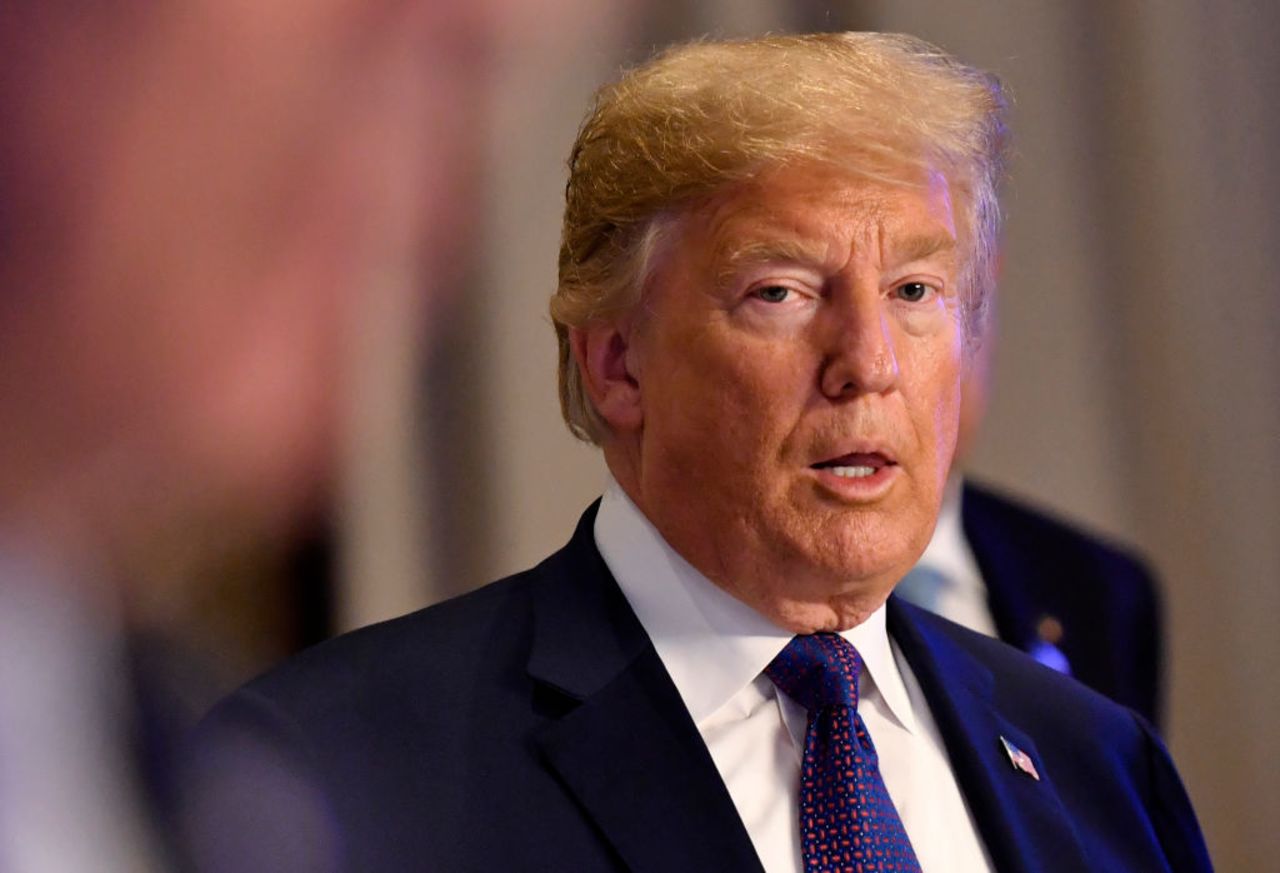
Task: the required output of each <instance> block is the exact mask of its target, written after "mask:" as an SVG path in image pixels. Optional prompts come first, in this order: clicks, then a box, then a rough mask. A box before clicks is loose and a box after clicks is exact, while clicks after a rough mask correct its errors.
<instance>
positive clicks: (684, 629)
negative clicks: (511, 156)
mask: <svg viewBox="0 0 1280 873" xmlns="http://www.w3.org/2000/svg"><path fill="white" fill-rule="evenodd" d="M1003 110H1004V101H1003V97H1002V95H1001V90H1000V87H999V84H998V83H997V82H995V81H994V80H993V79H992V78H991V77H990V76H988V75H986V74H985V73H983V72H981V71H979V70H975V69H973V68H971V67H967V66H965V65H963V64H961V63H960V62H958V61H957V60H955V59H953V58H951V57H949V56H947V55H945V54H944V53H942V52H941V51H940V50H939V49H937V48H935V47H933V46H930V45H928V44H927V43H923V42H921V41H919V40H916V39H914V38H911V37H905V36H892V35H882V34H856V33H848V34H825V35H819V36H793V37H774V38H766V39H760V40H753V41H743V42H725V43H718V42H713V41H707V42H701V43H696V44H692V45H688V46H680V47H677V48H674V49H672V50H670V51H668V52H666V53H664V54H662V55H661V56H659V57H658V58H657V59H655V60H653V61H651V62H650V63H648V64H645V65H642V66H640V67H638V68H636V69H634V70H632V71H631V72H629V73H628V74H626V75H625V76H624V77H623V78H622V79H621V80H620V81H619V82H617V83H615V84H613V85H610V86H606V87H605V88H603V89H601V91H599V92H598V94H597V97H596V101H595V103H594V105H593V107H592V109H591V111H590V113H589V115H588V117H587V119H586V121H585V123H584V124H583V125H582V127H581V128H580V130H579V134H578V139H577V142H576V144H575V146H574V149H573V152H572V157H571V159H570V178H569V184H568V187H567V189H566V209H565V218H564V230H563V236H562V245H561V252H560V275H559V286H558V288H557V290H556V293H555V295H554V297H553V299H552V303H551V313H552V319H553V321H554V323H555V327H556V334H557V337H558V340H559V348H560V365H561V366H560V395H561V400H562V406H563V410H564V414H565V418H566V421H567V423H568V425H569V427H570V429H571V430H572V432H573V433H574V434H575V435H577V436H578V437H580V438H582V439H584V440H588V441H590V442H592V443H595V444H596V445H598V446H600V448H601V449H602V451H603V453H604V458H605V461H606V463H607V465H608V467H609V471H610V473H611V474H612V477H613V481H612V482H611V483H610V485H609V487H608V488H607V489H606V491H605V494H604V496H603V498H602V499H601V500H600V501H599V502H597V503H595V504H593V505H592V506H591V507H590V508H588V509H587V511H586V513H585V514H584V515H583V517H582V520H581V522H580V523H579V526H578V528H577V530H576V531H575V532H574V533H573V535H572V538H571V540H570V541H569V543H568V545H566V546H565V547H564V548H563V549H561V550H560V551H558V552H556V553H555V554H553V555H551V556H550V557H549V558H548V559H547V560H545V561H544V562H542V563H541V564H539V565H538V566H537V567H535V568H533V569H531V570H529V571H527V572H524V573H521V574H518V575H516V576H513V577H510V578H508V579H505V580H502V581H500V582H496V583H494V584H492V585H489V586H486V587H484V588H481V589H480V590H478V591H476V592H474V593H472V594H469V595H467V596H465V597H461V598H458V599H456V600H453V601H450V602H447V603H444V604H441V605H439V606H436V607H432V608H430V609H427V610H424V611H421V612H418V613H415V614H412V615H409V616H406V617H404V618H400V619H397V620H394V621H390V622H387V623H384V624H381V625H376V626H373V627H370V628H365V629H363V630H360V631H357V632H355V633H352V634H348V635H346V636H344V637H341V638H339V639H336V640H333V641H330V642H328V643H325V644H322V645H320V646H317V647H315V648H313V649H311V650H309V651H307V652H305V653H303V654H302V655H300V656H298V657H297V658H295V659H294V660H292V661H291V662H289V663H287V664H285V665H284V666H282V667H281V668H279V669H277V670H275V671H273V672H271V673H269V674H267V675H266V676H264V677H262V678H260V679H258V680H256V681H254V682H252V683H250V684H249V685H248V686H246V687H245V688H243V689H242V690H240V691H239V692H237V693H236V694H234V695H233V696H231V697H230V698H229V699H228V700H226V701H224V702H223V703H222V704H220V705H219V706H218V707H217V708H215V710H214V711H213V713H212V714H211V715H210V716H209V718H208V719H207V721H206V722H205V723H204V725H203V728H202V732H201V734H200V737H199V744H198V746H199V752H200V758H199V761H200V765H199V766H201V767H202V768H203V769H204V770H205V771H206V772H208V773H210V774H212V776H213V779H214V780H217V778H218V777H221V783H222V784H221V786H220V787H221V792H220V794H219V793H215V794H214V795H211V797H210V802H209V804H208V806H207V807H205V808H203V809H202V810H200V812H201V813H202V814H203V818H202V819H201V821H202V823H203V827H202V829H201V832H202V834H205V835H206V838H204V839H202V840H201V845H202V846H207V847H208V848H209V849H210V852H209V853H208V854H207V855H203V856H202V858H203V859H207V860H208V865H207V868H206V869H207V870H209V871H217V873H232V871H235V873H247V871H267V870H270V871H302V870H315V869H317V868H318V867H317V864H316V863H315V861H316V858H315V856H316V850H315V847H316V846H317V845H318V844H322V843H324V844H330V845H332V846H333V847H334V850H335V852H334V854H327V853H326V854H325V855H324V859H325V860H331V861H332V862H333V866H331V867H325V868H323V869H335V868H336V869H341V870H349V871H359V873H398V871H415V870H424V869H426V870H449V871H454V870H460V871H461V870H506V869H516V870H546V871H552V870H554V871H575V873H586V871H623V870H630V871H648V873H659V871H661V873H670V871H704V870H716V871H720V870H725V871H761V870H767V871H770V873H799V871H806V873H819V871H871V870H898V871H913V870H928V871H954V870H963V871H982V870H1002V871H1060V873H1078V871H1081V870H1108V871H1131V870H1144V871H1145V870H1151V871H1157V870H1161V871H1170V870H1177V871H1180V873H1182V871H1203V870H1208V869H1209V862H1208V859H1207V857H1206V854H1205V847H1204V844H1203V841H1202V839H1201V837H1200V832H1199V829H1198V826H1197V824H1196V821H1195V817H1194V815H1193V813H1192V811H1191V808H1190V806H1189V804H1188V802H1187V798H1186V796H1185V794H1184V792H1183V790H1182V786H1181V784H1180V782H1179V779H1178V776H1177V774H1176V773H1175V771H1174V768H1173V766H1172V764H1171V763H1170V761H1169V758H1168V755H1167V753H1166V752H1165V750H1164V747H1163V745H1162V744H1161V743H1160V741H1159V739H1157V738H1156V737H1155V736H1154V735H1153V734H1152V732H1151V730H1150V728H1149V727H1148V726H1147V725H1146V724H1145V723H1144V722H1142V721H1141V720H1139V719H1137V718H1135V717H1134V716H1133V714H1132V713H1130V712H1129V711H1128V710H1125V709H1123V708H1122V707H1119V706H1117V705H1116V704H1115V703H1113V702H1111V701H1109V700H1107V699H1106V698H1104V697H1102V696H1101V695H1099V694H1096V693H1095V692H1092V691H1090V690H1089V689H1087V688H1085V687H1084V686H1082V685H1080V684H1079V683H1077V682H1075V681H1074V680H1072V679H1070V678H1067V677H1064V676H1062V675H1061V674H1059V673H1057V672H1054V671H1052V670H1049V669H1046V668H1045V667H1044V666H1042V665H1041V664H1038V663H1036V662H1035V661H1034V660H1032V659H1031V658H1028V657H1026V656H1025V655H1024V654H1023V653H1021V652H1018V651H1016V650H1015V649H1012V648H1010V647H1009V646H1006V645H1004V644H1003V643H1000V642H997V641H995V640H991V639H989V638H987V637H984V636H982V635H980V634H976V633H973V632H972V631H969V630H967V629H965V628H963V627H960V626H959V625H956V624H954V623H952V622H949V621H946V620H944V619H941V618H938V617H936V616H933V615H931V614H929V613H927V612H925V611H923V610H920V609H918V608H916V607H913V606H911V605H910V604H907V603H904V602H903V601H901V600H899V599H898V598H896V597H892V596H891V592H892V590H893V587H894V585H895V584H896V583H897V582H898V580H899V579H901V578H902V576H903V575H904V574H906V572H907V571H908V570H909V569H910V568H911V567H912V565H913V564H914V563H915V562H916V560H917V559H918V558H919V557H920V555H921V553H922V552H923V551H924V548H925V545H926V543H927V542H928V540H929V536H930V533H931V531H932V529H933V526H934V524H935V522H936V520H937V516H938V509H939V505H940V503H941V500H942V492H943V489H944V486H945V483H946V480H947V477H948V472H949V469H950V466H951V460H952V456H953V452H954V448H955V443H956V434H957V430H958V426H959V425H958V420H959V414H960V396H961V381H962V378H963V374H964V371H965V367H966V365H967V363H968V361H969V356H970V355H971V354H972V349H973V348H974V346H975V343H976V340H977V336H976V331H977V330H979V328H980V325H981V324H982V323H983V322H982V317H981V313H982V309H983V305H984V300H985V297H986V295H987V293H988V292H989V289H990V285H991V284H992V282H993V275H992V274H993V269H992V252H993V249H994V244H995V237H996V234H997V225H998V208H997V204H996V193H995V189H996V183H997V179H998V177H999V175H1000V172H1001V167H1002V152H1003V143H1004V121H1003ZM246 762H254V763H255V764H256V767H255V769H252V770H249V769H245V767H244V764H245V763H246ZM264 784H288V785H292V786H293V789H294V790H293V794H294V796H296V797H305V798H307V799H308V801H309V802H313V803H314V804H315V807H314V813H313V815H312V816H311V818H312V819H313V820H314V822H315V823H316V825H317V827H316V828H315V830H306V829H303V828H301V827H300V826H299V825H300V824H305V823H303V822H300V821H299V818H298V815H297V810H298V804H297V803H294V804H293V805H292V806H288V805H285V804H282V803H276V804H267V803H264V802H263V801H262V800H261V799H260V795H261V786H262V785H264ZM317 834H319V839H317V837H316V835H317Z"/></svg>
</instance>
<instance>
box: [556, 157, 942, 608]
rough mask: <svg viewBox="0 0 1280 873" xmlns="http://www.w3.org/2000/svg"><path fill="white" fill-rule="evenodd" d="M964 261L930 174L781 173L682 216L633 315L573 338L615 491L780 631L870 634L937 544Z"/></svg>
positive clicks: (938, 183)
mask: <svg viewBox="0 0 1280 873" xmlns="http://www.w3.org/2000/svg"><path fill="white" fill-rule="evenodd" d="M962 246H963V240H960V239H958V238H957V230H956V224H955V221H954V218H953V209H952V204H951V202H950V195H949V189H948V186H947V183H946V180H945V178H943V177H942V176H941V175H940V174H933V175H932V176H930V177H928V178H927V179H924V178H922V179H921V180H920V183H919V184H918V185H910V186H908V185H903V186H891V185H887V184H884V183H879V182H873V181H869V180H866V179H860V178H858V177H854V176H851V175H849V174H847V173H845V172H842V171H839V170H836V169H834V168H825V167H816V166H808V167H790V168H781V169H777V170H774V171H772V172H769V173H766V174H763V175H762V176H760V177H759V178H757V179H755V180H753V181H751V182H750V183H746V184H743V185H738V186H734V187H733V188H730V189H728V190H726V191H723V192H721V193H719V194H718V195H716V196H714V197H712V198H710V199H709V200H707V201H703V202H700V203H698V204H695V205H694V206H692V207H690V208H689V209H688V210H686V211H685V213H684V214H683V215H681V216H679V217H678V218H677V219H676V221H675V223H674V225H673V226H672V227H671V228H669V234H668V236H667V241H666V243H665V250H664V251H663V252H662V254H661V256H660V258H659V261H658V264H657V267H656V270H655V272H654V274H653V276H652V279H651V282H650V284H649V286H648V287H647V288H646V293H645V297H644V302H643V303H642V308H641V311H639V312H637V313H635V314H634V315H633V316H632V318H631V319H630V320H629V321H627V322H625V323H622V324H619V325H615V326H605V325H602V326H598V327H596V328H588V329H586V330H585V331H582V332H581V335H580V336H579V337H577V338H576V339H575V346H576V347H577V349H578V353H579V357H580V361H583V362H584V371H585V372H587V373H588V376H589V386H590V390H591V393H592V399H593V401H594V402H596V404H597V408H598V409H600V411H601V413H602V415H603V416H604V417H605V419H606V420H607V421H608V422H609V424H610V426H611V428H612V431H613V432H612V434H611V437H610V439H609V440H608V441H607V442H606V445H605V456H606V459H607V461H608V462H609V466H610V469H611V470H612V471H613V473H614V475H615V476H616V477H617V479H618V481H619V483H620V484H621V485H622V487H623V488H624V489H625V490H626V492H627V493H628V495H629V496H630V497H631V498H632V500H633V501H634V502H635V503H636V505H637V506H638V507H639V508H640V510H641V511H642V512H644V514H645V515H646V516H647V517H648V518H649V519H650V521H652V522H653V524H654V525H655V526H656V527H657V528H658V530H659V531H660V532H661V533H662V535H663V536H664V537H665V538H666V540H667V541H668V542H669V543H670V544H671V545H672V546H673V547H674V548H675V549H676V551H678V552H679V553H680V554H681V555H682V556H684V557H685V558H686V559H687V560H688V561H689V562H690V563H691V564H693V566H695V567H696V568H698V569H699V570H700V571H701V572H703V573H704V574H705V575H706V576H707V577H709V578H710V579H711V580H712V581H713V582H715V583H716V584H718V585H720V586H721V587H723V588H725V589H726V590H727V591H728V592H729V593H731V594H733V595H734V596H735V597H738V598H739V599H741V600H743V601H744V602H746V603H747V604H748V605H750V606H752V607H753V608H755V609H756V610H757V611H759V612H760V613H762V614H763V615H765V616H766V617H768V618H770V619H771V620H773V621H774V622H776V623H777V624H779V625H781V626H783V627H786V628H788V629H791V630H793V631H796V632H812V631H816V630H822V629H826V630H830V629H844V628H848V627H852V626H854V625H856V624H858V623H860V622H861V621H862V620H863V619H865V618H866V616H867V615H868V614H869V613H870V612H872V611H873V610H875V609H876V608H878V607H879V606H880V605H881V604H882V603H883V602H884V600H885V598H887V597H888V595H889V592H890V591H891V590H892V587H893V585H894V584H895V583H896V582H897V580H898V579H899V578H901V576H902V575H903V574H904V573H905V572H906V571H907V570H908V569H909V568H910V567H911V566H912V564H913V563H914V562H915V560H916V559H917V558H918V557H919V555H920V554H921V552H923V550H924V547H925V545H926V543H927V542H928V539H929V537H930V535H931V533H932V530H933V525H934V523H935V521H936V517H937V512H938V507H939V504H940V501H941V497H942V491H943V487H944V484H945V480H946V477H947V471H948V468H949V466H950V462H951V457H952V453H953V450H954V447H955V440H956V427H957V419H958V415H959V405H960V380H961V375H962V366H961V349H962V329H961V314H960V313H961V306H960V292H959V288H958V287H957V276H958V274H959V267H960V259H961V252H962V250H963V249H962Z"/></svg>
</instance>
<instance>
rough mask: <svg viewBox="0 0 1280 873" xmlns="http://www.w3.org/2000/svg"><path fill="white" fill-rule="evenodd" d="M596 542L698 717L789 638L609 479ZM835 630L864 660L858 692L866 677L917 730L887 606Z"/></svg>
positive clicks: (749, 679) (733, 690)
mask: <svg viewBox="0 0 1280 873" xmlns="http://www.w3.org/2000/svg"><path fill="white" fill-rule="evenodd" d="M595 540H596V546H597V548H599V550H600V554H601V556H602V557H603V558H604V561H605V564H607V565H608V567H609V570H610V572H611V573H613V577H614V579H616V580H617V582H618V586H619V587H620V588H621V589H622V593H623V595H625V596H626V598H627V601H628V602H629V603H630V604H631V608H632V610H634V611H635V613H636V617H637V618H639V619H640V623H641V624H642V625H643V626H644V629H645V631H646V632H647V633H648V635H649V639H650V640H651V641H652V642H653V646H654V648H655V649H656V650H657V652H658V657H660V658H661V659H662V663H663V665H664V666H665V667H666V669H667V673H668V674H669V675H670V676H671V681H672V682H673V683H674V684H675V686H676V690H678V691H679V692H680V697H681V698H682V699H683V700H684V704H685V707H686V708H687V709H688V710H689V714H690V715H691V716H692V717H693V720H694V722H695V723H697V722H701V721H703V720H704V719H705V718H707V717H708V716H710V715H712V714H713V713H714V712H716V711H717V710H718V709H720V708H721V707H722V706H724V705H725V704H726V703H728V702H729V700H730V699H732V698H733V697H734V696H735V695H737V694H738V693H739V692H740V691H741V690H742V689H743V688H745V687H746V686H748V685H750V684H751V683H752V682H753V681H754V680H755V679H756V677H757V676H759V675H760V674H761V673H762V672H763V671H764V668H765V667H767V666H768V665H769V662H770V661H772V660H773V659H774V657H776V656H777V654H778V653H779V652H780V651H782V648H783V647H784V646H785V645H786V644H787V643H788V642H790V640H791V638H792V636H793V634H792V633H791V632H790V631H787V630H785V629H783V628H780V627H778V626H777V625H775V624H773V623H772V622H771V621H769V620H768V619H766V618H765V617H764V616H762V615H760V614H759V613H758V612H756V611H755V610H753V609H752V608H751V607H749V606H747V605H746V604H745V603H743V602H742V601H740V600H738V599H737V598H735V597H733V596H732V595H731V594H729V593H728V592H726V591H725V590H724V589H722V588H720V587H719V586H718V585H716V584H715V583H713V582H711V581H710V580H709V579H707V577H706V576H704V575H703V574H702V573H701V572H699V571H698V570H697V569H696V568H694V567H693V565H691V564H690V563H689V562H688V561H686V560H685V559H684V558H683V557H681V556H680V555H679V554H678V553H677V552H676V551H675V549H673V548H671V546H670V545H668V544H667V541H666V540H664V539H663V538H662V535H661V534H660V533H658V531H657V529H656V528H655V527H654V526H653V525H652V523H650V521H649V519H648V518H646V517H645V516H644V514H643V513H642V512H641V511H640V510H639V508H637V507H636V505H635V504H634V503H632V502H631V499H630V498H629V497H628V496H627V495H626V493H625V492H624V491H623V490H622V488H621V486H619V485H618V484H617V482H616V481H614V480H613V479H612V478H610V480H609V484H608V487H607V488H606V490H605V493H604V497H603V498H602V500H601V503H600V510H599V512H598V513H597V514H596V523H595ZM841 636H843V637H844V638H845V639H847V640H848V641H849V642H850V643H852V644H853V645H854V646H855V647H856V648H857V650H858V653H859V654H860V655H861V656H862V661H863V665H864V670H863V678H862V681H860V682H859V688H860V696H865V695H866V693H867V687H866V685H865V684H864V683H866V682H868V681H869V682H871V683H872V684H873V685H874V687H875V688H876V689H878V690H879V692H880V695H881V696H882V697H883V699H884V701H885V704H886V706H888V708H889V710H890V712H891V713H892V714H893V716H894V718H896V719H897V721H898V722H899V723H900V724H902V726H903V727H904V728H906V729H907V730H909V731H914V730H915V718H914V715H913V713H912V710H911V704H910V698H909V697H908V695H907V689H906V686H905V685H904V684H903V681H902V674H901V671H900V670H899V668H898V664H897V661H896V660H895V658H894V654H893V650H892V647H891V646H890V645H889V635H888V631H887V630H886V628H885V613H884V607H883V606H881V607H880V608H879V609H877V610H876V611H875V612H873V613H872V614H871V615H870V616H868V617H867V619H866V620H865V621H864V622H863V623H862V624H860V625H858V626H857V627H854V628H851V629H849V630H847V631H843V632H842V633H841Z"/></svg>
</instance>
